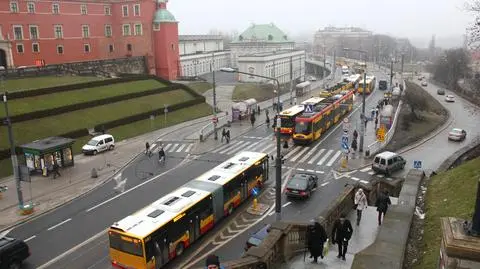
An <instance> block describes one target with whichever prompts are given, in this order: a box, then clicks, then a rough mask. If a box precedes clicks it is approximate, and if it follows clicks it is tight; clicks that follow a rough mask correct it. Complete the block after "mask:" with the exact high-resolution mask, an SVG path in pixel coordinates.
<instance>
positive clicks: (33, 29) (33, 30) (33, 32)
mask: <svg viewBox="0 0 480 269" xmlns="http://www.w3.org/2000/svg"><path fill="white" fill-rule="evenodd" d="M29 29H30V39H31V40H37V39H38V25H30V26H29Z"/></svg>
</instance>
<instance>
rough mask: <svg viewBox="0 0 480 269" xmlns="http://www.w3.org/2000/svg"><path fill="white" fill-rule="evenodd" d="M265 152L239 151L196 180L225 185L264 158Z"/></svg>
mask: <svg viewBox="0 0 480 269" xmlns="http://www.w3.org/2000/svg"><path fill="white" fill-rule="evenodd" d="M266 156H267V154H265V153H260V152H249V151H244V152H241V153H239V154H237V155H235V156H234V157H232V158H230V159H228V160H226V161H225V162H223V163H221V164H220V165H218V166H217V167H215V168H213V169H212V170H210V171H208V172H206V173H204V174H203V175H201V176H199V177H198V178H197V179H196V180H198V181H203V182H210V183H215V184H218V185H222V186H223V185H225V184H226V183H227V182H229V181H230V180H232V179H233V178H234V177H235V176H236V175H238V174H239V173H241V172H243V171H244V170H245V169H246V168H248V167H250V166H251V165H253V164H255V163H256V162H258V161H260V160H262V159H263V158H265V157H266Z"/></svg>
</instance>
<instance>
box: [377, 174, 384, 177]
mask: <svg viewBox="0 0 480 269" xmlns="http://www.w3.org/2000/svg"><path fill="white" fill-rule="evenodd" d="M384 176H385V175H382V174H379V175H377V177H384Z"/></svg>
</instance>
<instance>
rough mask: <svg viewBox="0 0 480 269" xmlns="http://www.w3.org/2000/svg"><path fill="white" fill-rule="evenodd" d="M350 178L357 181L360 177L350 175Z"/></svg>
mask: <svg viewBox="0 0 480 269" xmlns="http://www.w3.org/2000/svg"><path fill="white" fill-rule="evenodd" d="M351 179H353V180H355V181H359V180H360V179H359V178H358V177H351Z"/></svg>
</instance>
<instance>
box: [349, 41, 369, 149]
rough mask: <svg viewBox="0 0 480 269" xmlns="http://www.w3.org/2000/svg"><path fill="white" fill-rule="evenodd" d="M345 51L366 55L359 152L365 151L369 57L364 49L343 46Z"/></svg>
mask: <svg viewBox="0 0 480 269" xmlns="http://www.w3.org/2000/svg"><path fill="white" fill-rule="evenodd" d="M343 50H344V51H347V52H348V51H355V52H359V53H362V54H364V55H365V70H364V71H363V90H362V114H361V116H360V118H361V119H362V122H361V124H360V145H359V147H358V151H359V152H363V141H364V136H365V123H364V122H363V121H364V120H365V119H366V117H365V98H366V95H365V92H366V89H367V59H368V54H367V52H366V51H364V50H355V49H349V48H343Z"/></svg>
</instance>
